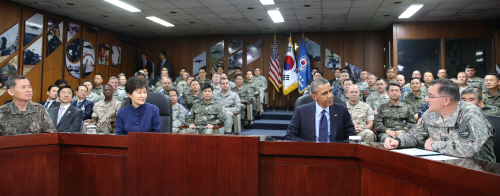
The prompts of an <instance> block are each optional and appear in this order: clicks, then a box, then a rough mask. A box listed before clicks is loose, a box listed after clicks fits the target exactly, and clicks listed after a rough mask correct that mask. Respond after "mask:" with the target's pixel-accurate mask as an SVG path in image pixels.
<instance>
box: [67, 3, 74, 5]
mask: <svg viewBox="0 0 500 196" xmlns="http://www.w3.org/2000/svg"><path fill="white" fill-rule="evenodd" d="M66 5H75V4H73V3H66Z"/></svg>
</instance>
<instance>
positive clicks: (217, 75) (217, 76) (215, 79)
mask: <svg viewBox="0 0 500 196" xmlns="http://www.w3.org/2000/svg"><path fill="white" fill-rule="evenodd" d="M220 77H221V74H220V73H213V74H212V87H213V89H214V93H216V92H217V91H221V88H220V84H219V83H220Z"/></svg>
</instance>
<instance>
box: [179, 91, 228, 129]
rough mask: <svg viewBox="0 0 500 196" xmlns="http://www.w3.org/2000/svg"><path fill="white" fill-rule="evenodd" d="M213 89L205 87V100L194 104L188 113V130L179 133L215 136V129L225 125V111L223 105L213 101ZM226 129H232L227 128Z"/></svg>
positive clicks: (203, 92)
mask: <svg viewBox="0 0 500 196" xmlns="http://www.w3.org/2000/svg"><path fill="white" fill-rule="evenodd" d="M212 89H213V87H212V86H210V85H208V84H205V85H203V89H202V94H203V100H202V101H199V102H197V103H196V104H194V106H193V108H191V110H190V111H189V112H188V115H187V118H186V124H187V125H188V128H186V129H183V130H180V131H179V133H199V134H214V133H215V130H214V129H213V128H214V127H215V126H217V125H222V124H224V119H223V118H224V111H223V110H222V106H221V104H218V103H215V101H214V100H213V99H212V94H213V90H212ZM225 129H231V128H230V127H225Z"/></svg>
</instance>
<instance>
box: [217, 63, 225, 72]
mask: <svg viewBox="0 0 500 196" xmlns="http://www.w3.org/2000/svg"><path fill="white" fill-rule="evenodd" d="M217 73H219V74H223V73H224V66H222V65H219V66H218V67H217Z"/></svg>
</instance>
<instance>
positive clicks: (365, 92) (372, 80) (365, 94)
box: [359, 74, 377, 103]
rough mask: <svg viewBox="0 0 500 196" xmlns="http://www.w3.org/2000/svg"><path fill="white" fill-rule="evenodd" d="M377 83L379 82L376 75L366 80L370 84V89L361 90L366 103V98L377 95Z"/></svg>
mask: <svg viewBox="0 0 500 196" xmlns="http://www.w3.org/2000/svg"><path fill="white" fill-rule="evenodd" d="M375 82H377V77H375V75H371V74H370V75H369V76H368V77H367V79H366V83H367V84H368V87H366V88H365V89H359V90H360V92H361V95H360V96H361V97H363V100H362V101H364V102H365V103H366V98H368V96H370V94H372V93H377V87H376V85H375Z"/></svg>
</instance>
